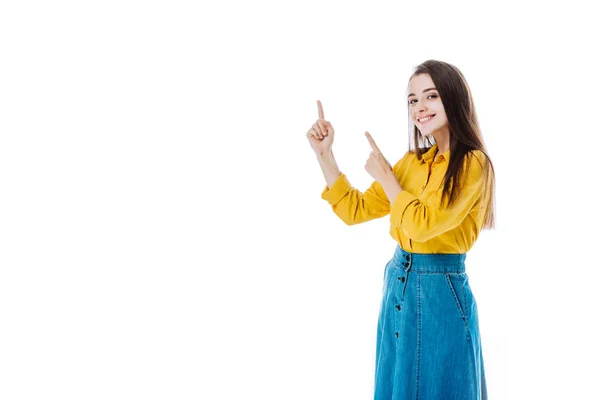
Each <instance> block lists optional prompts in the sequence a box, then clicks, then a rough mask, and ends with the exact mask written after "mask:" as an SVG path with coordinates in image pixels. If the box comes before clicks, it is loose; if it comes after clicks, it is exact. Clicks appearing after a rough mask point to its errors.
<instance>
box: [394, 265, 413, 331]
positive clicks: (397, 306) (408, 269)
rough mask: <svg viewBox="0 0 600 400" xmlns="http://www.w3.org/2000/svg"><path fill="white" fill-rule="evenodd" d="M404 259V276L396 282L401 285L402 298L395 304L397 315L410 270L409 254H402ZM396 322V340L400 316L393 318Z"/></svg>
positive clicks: (402, 301) (400, 308)
mask: <svg viewBox="0 0 600 400" xmlns="http://www.w3.org/2000/svg"><path fill="white" fill-rule="evenodd" d="M404 258H405V260H406V261H403V262H402V263H401V264H402V266H403V267H404V269H403V271H404V275H406V276H404V275H402V276H399V277H398V280H399V281H400V282H401V283H402V296H401V298H400V302H399V303H398V304H396V310H397V311H398V313H400V311H401V310H402V303H404V292H405V290H406V284H407V283H408V275H409V271H410V268H411V267H412V257H411V256H410V255H409V254H404ZM395 321H396V338H399V337H400V332H399V331H398V326H399V325H400V315H399V314H398V315H396V318H395Z"/></svg>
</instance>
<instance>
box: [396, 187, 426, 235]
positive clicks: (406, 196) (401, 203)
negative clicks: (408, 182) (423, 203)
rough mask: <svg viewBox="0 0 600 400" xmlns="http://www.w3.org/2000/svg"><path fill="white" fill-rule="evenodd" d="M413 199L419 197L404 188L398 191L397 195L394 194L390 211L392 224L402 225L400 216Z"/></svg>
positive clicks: (402, 215)
mask: <svg viewBox="0 0 600 400" xmlns="http://www.w3.org/2000/svg"><path fill="white" fill-rule="evenodd" d="M414 201H419V199H418V198H417V196H415V195H413V194H411V193H409V192H407V191H406V190H403V191H401V192H400V193H398V196H396V198H395V199H394V204H393V205H392V210H391V211H390V221H391V223H392V225H395V226H397V227H402V218H403V217H404V212H405V211H406V209H407V208H408V206H409V205H410V204H411V203H412V202H414Z"/></svg>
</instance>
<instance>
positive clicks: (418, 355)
mask: <svg viewBox="0 0 600 400" xmlns="http://www.w3.org/2000/svg"><path fill="white" fill-rule="evenodd" d="M420 364H421V274H417V372H416V382H417V384H416V387H415V400H419V366H420Z"/></svg>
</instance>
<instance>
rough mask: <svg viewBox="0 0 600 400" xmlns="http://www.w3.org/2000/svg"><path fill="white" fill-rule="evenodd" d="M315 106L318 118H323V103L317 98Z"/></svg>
mask: <svg viewBox="0 0 600 400" xmlns="http://www.w3.org/2000/svg"><path fill="white" fill-rule="evenodd" d="M317 107H319V119H325V114H324V113H323V105H322V104H321V101H320V100H317Z"/></svg>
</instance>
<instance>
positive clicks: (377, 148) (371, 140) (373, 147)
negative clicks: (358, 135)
mask: <svg viewBox="0 0 600 400" xmlns="http://www.w3.org/2000/svg"><path fill="white" fill-rule="evenodd" d="M365 135H366V136H367V139H368V140H369V143H370V144H371V148H372V149H373V150H374V151H376V152H377V153H381V150H379V147H377V145H376V144H375V141H374V140H373V138H372V137H371V135H370V134H369V132H367V131H365Z"/></svg>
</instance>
